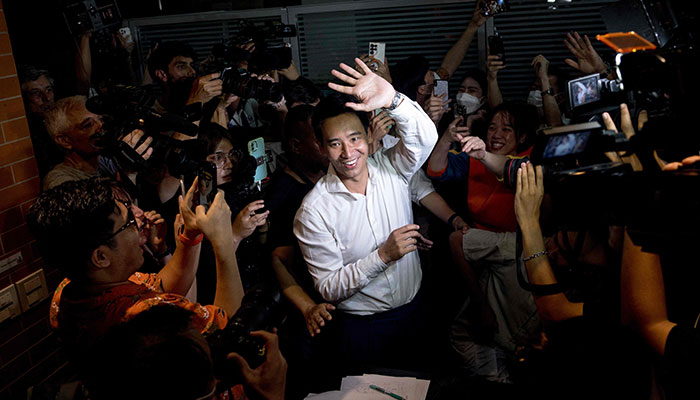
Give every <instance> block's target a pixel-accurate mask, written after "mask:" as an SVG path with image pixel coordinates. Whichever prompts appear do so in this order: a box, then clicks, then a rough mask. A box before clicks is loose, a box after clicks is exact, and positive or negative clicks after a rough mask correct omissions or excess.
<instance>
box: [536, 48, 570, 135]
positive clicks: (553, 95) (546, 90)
mask: <svg viewBox="0 0 700 400" xmlns="http://www.w3.org/2000/svg"><path fill="white" fill-rule="evenodd" d="M531 65H532V67H533V68H534V69H535V81H534V82H533V83H532V87H531V88H530V92H529V93H528V95H527V102H528V103H529V104H532V105H533V106H535V107H537V113H538V115H539V116H540V125H541V126H550V127H554V126H561V125H563V124H564V122H563V117H562V114H561V110H560V108H559V107H560V105H561V103H563V99H564V93H563V92H562V91H561V86H562V85H563V84H564V83H565V82H566V77H564V75H563V73H562V72H560V71H559V70H558V69H556V68H554V67H551V66H550V65H549V60H547V59H546V58H545V57H544V56H543V55H542V54H540V55H538V56H537V57H535V58H534V59H533V60H532V63H531Z"/></svg>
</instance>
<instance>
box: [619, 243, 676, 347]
mask: <svg viewBox="0 0 700 400" xmlns="http://www.w3.org/2000/svg"><path fill="white" fill-rule="evenodd" d="M620 273H621V284H622V285H621V295H622V313H623V314H622V315H623V321H625V322H627V323H629V324H630V325H632V326H633V327H634V328H635V329H636V330H637V331H638V332H639V333H640V334H641V335H642V337H643V338H644V340H645V341H646V342H647V343H648V344H649V345H650V346H651V348H652V349H654V351H655V352H656V353H658V354H664V349H665V348H666V339H667V338H668V334H669V333H670V332H671V329H673V327H674V326H676V324H674V323H673V322H671V321H669V320H668V314H667V312H666V294H665V292H664V277H663V274H662V273H661V262H660V260H659V256H658V255H656V254H652V253H645V252H643V251H642V248H641V247H639V246H635V244H634V243H632V239H630V237H629V235H628V234H627V232H625V242H624V246H623V248H622V269H621V271H620Z"/></svg>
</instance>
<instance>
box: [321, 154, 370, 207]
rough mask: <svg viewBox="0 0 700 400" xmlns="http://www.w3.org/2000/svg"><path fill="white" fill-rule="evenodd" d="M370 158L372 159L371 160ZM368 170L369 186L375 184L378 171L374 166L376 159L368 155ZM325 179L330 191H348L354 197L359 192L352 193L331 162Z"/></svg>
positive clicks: (327, 188)
mask: <svg viewBox="0 0 700 400" xmlns="http://www.w3.org/2000/svg"><path fill="white" fill-rule="evenodd" d="M370 160H372V161H371V162H370ZM367 171H368V172H369V179H368V180H367V186H369V185H370V184H374V182H375V176H376V173H377V168H376V167H375V166H374V159H372V157H367ZM325 181H326V190H327V191H328V193H347V194H349V195H352V196H353V197H355V195H356V194H357V193H351V192H350V191H349V190H348V188H347V187H346V186H345V184H344V183H343V181H341V180H340V177H339V176H338V173H337V172H336V170H335V168H333V164H330V165H329V166H328V173H326V177H325Z"/></svg>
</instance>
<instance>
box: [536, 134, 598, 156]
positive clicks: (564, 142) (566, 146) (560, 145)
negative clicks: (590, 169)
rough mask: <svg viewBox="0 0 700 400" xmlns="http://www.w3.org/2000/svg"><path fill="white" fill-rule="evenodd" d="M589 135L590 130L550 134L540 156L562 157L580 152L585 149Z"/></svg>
mask: <svg viewBox="0 0 700 400" xmlns="http://www.w3.org/2000/svg"><path fill="white" fill-rule="evenodd" d="M590 137H591V132H590V131H584V132H574V133H568V134H566V135H557V136H552V137H551V138H549V140H548V141H547V145H546V146H545V148H544V152H542V158H545V159H547V158H555V157H564V156H569V155H572V154H579V153H582V152H583V151H584V150H585V149H586V145H587V144H588V139H589V138H590Z"/></svg>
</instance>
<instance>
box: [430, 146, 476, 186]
mask: <svg viewBox="0 0 700 400" xmlns="http://www.w3.org/2000/svg"><path fill="white" fill-rule="evenodd" d="M467 174H469V156H468V155H467V154H466V153H456V152H453V151H450V152H449V153H447V165H446V166H445V168H444V169H443V170H442V171H435V170H434V169H432V167H431V166H430V162H428V176H429V177H430V179H432V180H433V181H435V182H449V181H454V180H459V179H461V178H463V177H464V176H465V175H467Z"/></svg>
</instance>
